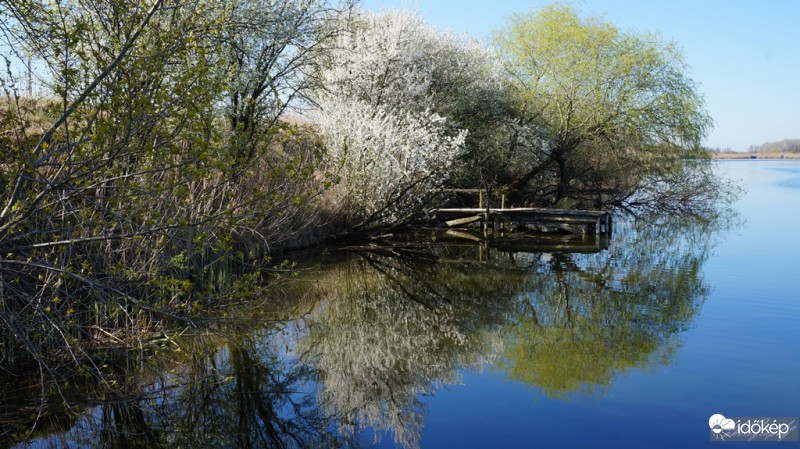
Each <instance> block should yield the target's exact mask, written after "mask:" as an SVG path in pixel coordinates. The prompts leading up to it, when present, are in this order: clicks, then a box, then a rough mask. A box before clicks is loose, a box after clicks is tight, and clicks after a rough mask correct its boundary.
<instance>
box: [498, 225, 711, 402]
mask: <svg viewBox="0 0 800 449" xmlns="http://www.w3.org/2000/svg"><path fill="white" fill-rule="evenodd" d="M708 225H709V224H708V223H705V224H703V223H698V222H694V223H692V222H683V223H680V222H677V223H648V224H640V225H638V226H633V225H632V224H630V223H629V224H627V225H625V228H623V229H621V230H620V231H621V232H619V234H618V235H617V236H615V242H614V245H612V247H611V249H610V250H609V251H607V252H603V253H599V254H591V255H576V254H569V255H567V254H554V255H552V256H550V257H549V258H548V260H547V263H544V264H542V265H540V266H539V267H538V268H537V269H536V270H535V271H534V273H533V276H532V280H533V285H532V286H531V289H530V293H529V294H528V295H527V296H526V297H525V298H523V299H522V301H520V302H519V304H518V305H517V308H516V310H515V312H514V314H513V316H512V318H511V320H510V325H509V326H507V329H506V331H505V341H506V345H505V349H504V351H503V355H504V357H503V359H502V363H501V364H500V366H501V367H502V369H504V370H507V372H508V373H509V375H510V376H511V377H512V378H514V379H517V380H521V381H523V382H526V383H529V384H532V385H536V386H538V387H540V388H541V389H542V390H543V392H544V393H545V394H547V395H550V396H555V397H564V396H567V395H569V394H570V393H574V392H585V393H591V392H594V391H595V390H596V388H597V387H599V386H605V385H608V384H609V383H610V382H611V380H612V379H613V377H614V375H615V374H617V373H620V372H622V371H625V370H626V369H629V368H631V367H638V368H645V367H649V366H652V365H656V364H668V363H669V362H670V360H671V357H672V354H673V353H674V351H675V349H676V347H677V345H678V344H679V340H678V338H677V333H679V332H681V331H682V330H684V329H686V327H687V326H688V325H689V322H690V320H691V318H692V317H694V316H695V315H696V314H697V312H698V310H699V308H700V306H701V304H702V302H703V300H704V299H705V297H706V295H707V294H708V286H707V284H706V283H705V282H704V280H703V277H702V271H701V267H702V265H703V263H704V262H705V260H706V259H707V257H708V255H709V251H710V250H711V246H712V239H710V238H709V235H708V231H709V229H708V228H707V226H708ZM634 227H635V229H634Z"/></svg>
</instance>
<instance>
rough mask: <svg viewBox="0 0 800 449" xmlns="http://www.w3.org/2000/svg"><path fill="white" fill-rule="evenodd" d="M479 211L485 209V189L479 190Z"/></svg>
mask: <svg viewBox="0 0 800 449" xmlns="http://www.w3.org/2000/svg"><path fill="white" fill-rule="evenodd" d="M478 209H483V189H480V190H478Z"/></svg>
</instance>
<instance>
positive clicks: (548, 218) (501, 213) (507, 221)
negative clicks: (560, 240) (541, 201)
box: [433, 207, 611, 235]
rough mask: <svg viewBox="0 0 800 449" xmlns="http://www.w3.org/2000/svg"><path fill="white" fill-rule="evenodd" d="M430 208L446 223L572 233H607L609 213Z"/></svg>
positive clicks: (609, 225) (557, 210)
mask: <svg viewBox="0 0 800 449" xmlns="http://www.w3.org/2000/svg"><path fill="white" fill-rule="evenodd" d="M433 212H434V213H435V215H436V217H437V218H438V219H439V220H441V221H443V222H444V223H445V224H446V225H447V226H448V227H464V226H466V225H470V224H473V223H480V224H481V225H482V226H483V228H484V229H494V230H495V231H502V230H504V229H514V228H517V227H520V226H522V227H525V228H527V229H530V230H533V231H539V232H554V231H565V232H569V233H573V234H597V235H600V234H605V235H611V214H609V213H608V212H603V211H587V210H563V209H541V208H526V207H516V208H499V209H493V208H488V207H487V208H480V207H479V208H459V209H435V210H434V211H433Z"/></svg>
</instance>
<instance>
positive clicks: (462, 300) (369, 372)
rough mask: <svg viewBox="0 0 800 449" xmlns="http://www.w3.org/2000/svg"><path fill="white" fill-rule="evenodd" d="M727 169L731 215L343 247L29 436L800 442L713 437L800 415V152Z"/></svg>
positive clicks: (88, 394) (122, 440)
mask: <svg viewBox="0 0 800 449" xmlns="http://www.w3.org/2000/svg"><path fill="white" fill-rule="evenodd" d="M719 167H720V170H722V171H724V172H726V173H727V174H728V176H730V177H732V178H734V179H738V180H740V182H741V183H742V184H743V186H744V187H745V189H746V190H747V193H746V194H745V195H744V196H743V197H742V198H741V200H740V201H739V202H738V203H737V204H736V205H735V209H737V210H738V215H734V216H732V217H728V218H727V219H726V220H722V222H719V223H718V222H715V223H692V222H683V221H662V222H660V223H636V222H624V221H621V220H620V221H618V224H617V226H616V229H615V235H614V237H613V238H612V239H611V241H610V243H609V242H595V241H589V242H586V241H581V242H574V241H573V242H569V241H559V242H548V243H550V244H551V246H550V247H551V248H553V247H554V246H553V245H552V244H553V243H557V244H558V245H561V246H560V248H561V249H560V250H559V251H552V250H551V251H550V252H535V251H532V250H531V249H530V245H528V247H527V248H528V249H527V250H525V251H517V252H508V251H500V250H498V249H492V248H488V249H487V248H482V247H480V246H475V245H460V246H455V245H432V246H420V247H415V248H407V249H383V250H376V251H369V252H361V253H353V254H344V255H335V256H331V257H328V258H327V261H326V262H325V263H324V264H322V265H320V266H319V267H318V268H316V269H315V270H313V271H312V272H309V273H306V274H304V275H302V276H300V277H299V278H298V279H297V280H296V281H295V282H294V283H292V284H291V285H289V286H287V287H285V288H284V291H283V292H282V294H283V295H285V296H286V297H287V298H289V299H287V300H285V301H286V304H287V306H286V307H285V308H284V310H283V312H282V313H281V314H280V315H282V317H283V319H280V320H278V319H276V320H274V322H273V321H271V322H270V324H268V325H265V324H262V325H261V326H259V327H256V328H251V329H249V330H247V331H246V332H242V333H240V334H239V335H237V336H236V337H233V338H231V337H229V336H225V335H226V334H224V332H221V334H223V335H215V334H205V335H203V336H202V337H195V338H192V339H189V340H187V341H179V342H178V343H176V345H178V346H180V352H173V351H172V350H169V351H168V350H166V349H165V350H164V351H163V354H162V353H158V354H153V355H150V356H148V357H145V358H144V359H145V360H146V361H142V360H139V359H137V360H139V361H138V362H136V363H131V362H128V363H129V367H128V369H130V370H132V371H134V372H136V373H138V374H137V375H135V376H127V377H125V378H126V379H129V380H128V381H127V382H128V383H129V384H128V385H122V386H118V385H116V384H115V385H114V386H113V387H111V388H107V389H102V391H101V392H97V391H96V390H95V389H92V388H88V386H87V387H82V388H78V389H77V392H76V393H74V394H73V396H72V398H73V400H74V401H76V402H77V403H78V404H80V405H79V406H78V407H77V408H76V409H77V410H80V411H82V414H81V413H78V414H76V415H73V416H72V418H69V419H66V418H62V419H60V420H58V419H55V418H54V419H53V420H52V421H53V422H51V423H49V427H47V426H45V427H46V428H47V429H48V430H46V431H42V433H39V434H34V435H38V437H37V438H36V439H34V440H33V441H30V442H28V443H20V444H18V446H19V447H62V446H70V447H85V446H92V447H94V446H97V447H100V446H105V447H171V448H179V447H193V448H200V447H247V446H252V447H265V446H267V447H281V446H286V447H304V446H315V447H337V446H364V447H371V446H377V447H385V448H391V447H408V448H415V447H422V448H442V447H453V448H486V447H509V448H515V447H665V448H678V447H708V446H714V447H719V446H720V444H722V445H726V444H732V445H737V444H738V445H741V446H742V447H745V446H746V447H748V448H749V447H759V446H760V445H769V447H774V446H780V447H784V446H786V447H796V446H797V444H796V443H784V444H776V443H771V444H770V443H762V444H759V443H713V442H711V441H710V440H709V427H708V419H709V417H710V416H711V415H712V414H715V413H721V414H723V415H726V416H798V415H800V325H798V323H800V271H798V268H800V263H799V260H800V163H798V162H785V161H775V162H770V161H731V162H721V163H719ZM606 246H607V247H606ZM573 251H590V252H588V253H586V252H573ZM276 316H277V315H276ZM287 317H288V318H287ZM153 360H155V361H153ZM143 366H145V368H142V367H143ZM122 383H123V384H124V383H125V382H122ZM87 398H89V399H87ZM20 401H21V402H24V401H22V400H20ZM7 409H8V405H7ZM42 421H43V422H44V421H46V420H45V419H42ZM40 427H41V425H40ZM67 429H69V430H67ZM48 435H49V436H48Z"/></svg>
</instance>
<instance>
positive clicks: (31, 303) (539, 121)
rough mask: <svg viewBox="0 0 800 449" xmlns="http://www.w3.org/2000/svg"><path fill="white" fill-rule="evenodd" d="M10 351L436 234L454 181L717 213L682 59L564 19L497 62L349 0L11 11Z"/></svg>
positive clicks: (0, 255)
mask: <svg viewBox="0 0 800 449" xmlns="http://www.w3.org/2000/svg"><path fill="white" fill-rule="evenodd" d="M0 59H1V61H0V62H2V67H3V68H2V71H0V83H1V84H2V92H1V93H0V95H2V98H0V330H2V333H1V334H0V354H2V356H0V357H2V361H1V362H2V365H3V366H4V367H11V366H13V364H14V363H15V362H19V361H20V360H33V361H34V362H37V363H38V366H39V367H40V368H41V369H42V370H48V369H54V368H53V367H57V366H59V365H75V366H84V367H88V368H92V366H93V365H92V364H93V361H92V351H93V350H94V349H95V348H97V347H102V346H135V345H141V344H144V341H145V340H146V339H147V338H148V336H150V335H153V334H154V333H158V332H160V331H162V330H163V329H165V328H168V327H170V326H176V325H178V326H193V325H198V324H200V323H202V321H203V320H208V319H210V317H212V316H215V317H220V316H223V315H224V310H225V308H226V307H227V306H228V305H230V304H231V303H233V302H238V301H242V300H245V299H249V298H253V297H258V296H261V297H266V295H267V292H266V291H264V286H268V285H269V283H270V281H271V280H273V279H274V278H275V277H276V276H280V275H281V274H282V273H284V272H286V271H287V270H290V268H291V264H290V263H289V262H284V261H282V260H280V259H279V258H278V257H279V255H280V254H282V252H283V251H285V250H287V249H292V248H299V247H305V246H310V245H316V244H320V243H322V242H326V241H329V240H331V239H354V238H355V239H364V238H366V237H368V236H370V235H374V234H376V233H383V232H386V231H387V230H390V229H395V228H400V227H403V226H407V225H409V224H415V223H422V222H424V221H425V219H426V214H427V212H428V211H429V210H430V209H431V208H432V207H435V206H436V205H437V204H440V203H441V202H442V201H445V200H446V199H447V198H445V197H443V194H442V192H443V191H444V190H445V189H447V188H475V187H483V188H487V189H489V190H491V191H495V192H504V193H507V194H508V197H509V198H510V201H512V202H513V203H514V204H517V205H533V206H544V207H560V208H592V209H618V210H625V211H628V212H631V213H664V212H669V213H690V214H702V213H713V211H714V208H715V206H716V205H717V204H718V201H719V200H720V199H721V198H723V195H724V194H725V192H726V189H725V186H724V185H723V184H722V183H721V181H720V180H719V179H718V178H717V177H716V176H715V175H714V173H713V171H712V166H711V164H710V163H709V161H710V159H709V158H708V156H707V155H706V153H705V152H704V151H702V149H701V147H700V143H701V141H702V139H703V137H704V136H705V134H706V133H707V132H708V131H709V129H710V127H711V124H712V121H711V118H710V117H709V116H708V114H707V112H706V110H705V106H704V102H703V98H702V95H701V94H700V93H699V91H698V89H697V85H696V84H695V83H694V82H693V81H692V80H691V79H690V78H688V77H687V75H686V73H687V67H686V64H685V62H684V60H683V57H682V55H681V52H680V51H679V49H678V47H677V45H676V44H674V43H672V42H667V41H664V40H662V39H661V38H660V37H658V36H656V35H651V34H639V33H635V32H628V31H622V30H620V29H619V28H617V27H616V26H614V25H613V24H611V23H609V22H607V21H606V20H605V19H601V18H596V17H584V16H582V15H581V14H580V13H579V12H578V11H576V10H574V9H572V8H570V7H567V6H563V5H551V6H547V7H545V8H543V9H542V10H539V11H534V12H530V13H526V14H520V15H516V16H513V17H512V18H510V19H509V21H508V23H507V24H506V25H505V27H504V28H502V29H500V30H499V31H498V32H497V33H496V36H495V40H494V42H493V44H492V45H491V46H487V45H484V44H482V43H480V42H478V41H476V40H474V39H472V38H470V37H467V36H457V35H454V34H452V33H446V32H441V31H438V30H436V29H434V28H433V27H431V26H430V25H428V24H427V23H425V22H424V21H423V20H422V19H421V18H420V17H419V16H418V15H417V14H416V13H414V12H411V11H402V10H400V11H386V12H381V13H368V12H364V11H361V10H359V9H358V8H357V5H354V4H353V3H352V2H350V1H347V0H344V1H333V0H330V1H329V0H275V1H262V0H230V1H226V2H215V1H210V0H195V1H191V2H183V1H180V2H179V1H176V0H134V1H130V0H124V1H123V0H105V1H102V2H101V1H96V0H71V1H55V2H53V1H49V0H9V1H5V2H2V3H1V4H0Z"/></svg>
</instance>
